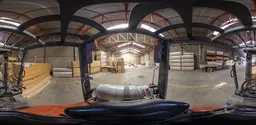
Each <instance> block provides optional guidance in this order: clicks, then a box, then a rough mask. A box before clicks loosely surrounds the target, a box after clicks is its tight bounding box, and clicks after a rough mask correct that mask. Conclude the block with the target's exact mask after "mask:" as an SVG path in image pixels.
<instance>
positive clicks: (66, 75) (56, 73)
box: [52, 68, 72, 78]
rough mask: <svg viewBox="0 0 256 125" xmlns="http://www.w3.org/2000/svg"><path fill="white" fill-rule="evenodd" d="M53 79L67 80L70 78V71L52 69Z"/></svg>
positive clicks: (66, 69)
mask: <svg viewBox="0 0 256 125" xmlns="http://www.w3.org/2000/svg"><path fill="white" fill-rule="evenodd" d="M52 74H53V77H62V78H69V77H72V69H69V68H53V70H52Z"/></svg>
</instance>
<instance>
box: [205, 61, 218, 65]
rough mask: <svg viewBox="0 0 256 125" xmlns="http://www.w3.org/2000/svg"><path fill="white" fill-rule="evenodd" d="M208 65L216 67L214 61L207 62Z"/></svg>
mask: <svg viewBox="0 0 256 125" xmlns="http://www.w3.org/2000/svg"><path fill="white" fill-rule="evenodd" d="M207 64H208V65H217V63H216V62H215V61H207Z"/></svg>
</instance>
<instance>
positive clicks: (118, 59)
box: [117, 57, 125, 73]
mask: <svg viewBox="0 0 256 125" xmlns="http://www.w3.org/2000/svg"><path fill="white" fill-rule="evenodd" d="M117 66H119V67H120V68H121V73H125V69H124V58H123V57H118V58H117Z"/></svg>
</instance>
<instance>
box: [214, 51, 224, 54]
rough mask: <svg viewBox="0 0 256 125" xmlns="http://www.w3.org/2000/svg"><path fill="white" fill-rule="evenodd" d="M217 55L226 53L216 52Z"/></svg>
mask: <svg viewBox="0 0 256 125" xmlns="http://www.w3.org/2000/svg"><path fill="white" fill-rule="evenodd" d="M216 54H217V55H223V54H224V53H223V52H221V51H216Z"/></svg>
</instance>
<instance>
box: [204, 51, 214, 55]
mask: <svg viewBox="0 0 256 125" xmlns="http://www.w3.org/2000/svg"><path fill="white" fill-rule="evenodd" d="M206 54H209V55H215V54H216V52H215V51H210V50H207V51H206Z"/></svg>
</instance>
